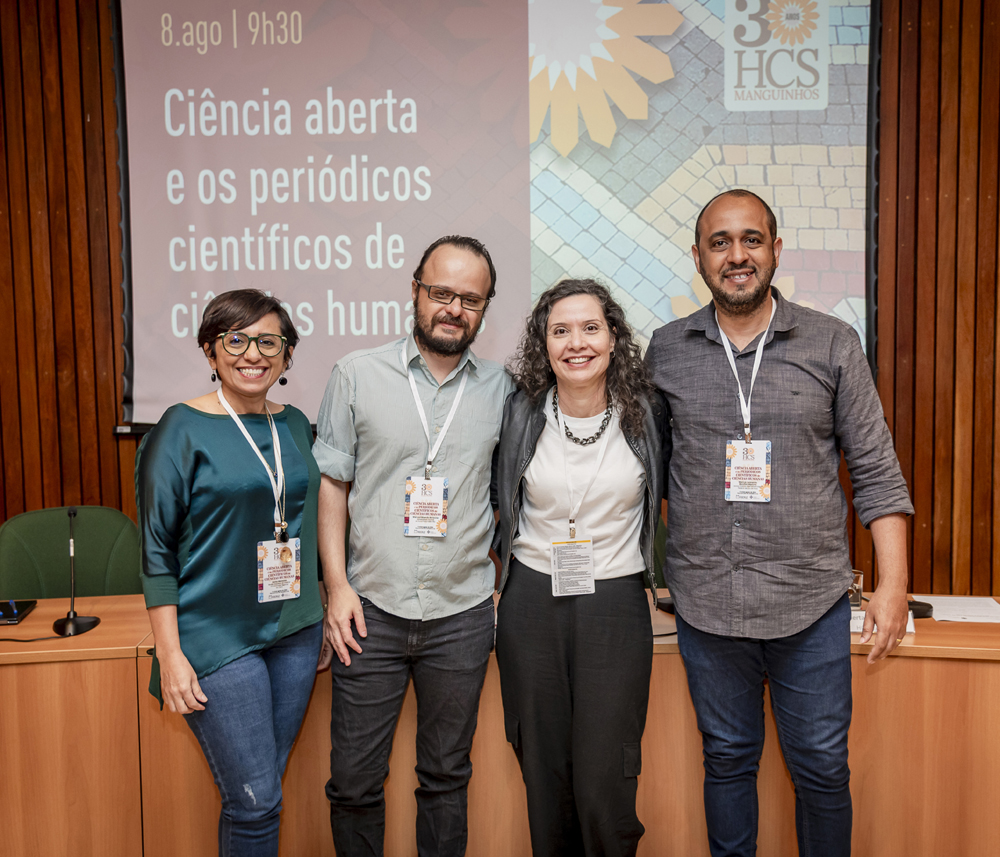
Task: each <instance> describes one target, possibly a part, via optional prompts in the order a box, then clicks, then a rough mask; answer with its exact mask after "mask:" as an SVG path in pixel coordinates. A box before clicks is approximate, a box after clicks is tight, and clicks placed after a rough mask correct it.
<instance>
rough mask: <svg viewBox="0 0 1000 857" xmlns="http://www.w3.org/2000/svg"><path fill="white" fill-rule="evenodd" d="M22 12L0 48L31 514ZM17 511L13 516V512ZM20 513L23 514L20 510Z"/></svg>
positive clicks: (34, 446) (36, 445)
mask: <svg viewBox="0 0 1000 857" xmlns="http://www.w3.org/2000/svg"><path fill="white" fill-rule="evenodd" d="M19 13H20V10H19V8H18V7H17V6H15V5H14V4H13V3H0V48H2V51H3V66H4V69H3V75H4V99H5V100H4V121H5V124H6V141H5V142H6V144H7V181H8V199H9V206H10V227H11V257H12V265H11V268H12V276H11V283H12V285H13V293H14V294H13V298H14V316H13V319H14V328H15V334H16V337H17V369H18V396H17V399H16V400H15V401H16V402H17V406H18V413H19V415H20V440H21V444H20V454H21V456H22V461H23V472H24V495H23V504H24V508H26V509H40V508H42V506H43V505H44V501H43V497H42V490H41V481H40V480H39V478H38V475H39V474H40V473H41V471H42V454H41V443H40V440H39V420H38V399H37V395H36V389H35V385H36V379H37V377H38V371H37V364H36V359H35V319H34V301H33V295H32V291H31V286H32V275H31V230H30V228H29V206H28V187H27V168H26V164H25V151H24V149H25V139H24V110H23V106H24V97H23V93H22V90H21V77H22V75H21V44H20V42H21V38H20V32H21V23H20V14H19ZM11 511H14V510H11ZM16 511H23V510H22V509H18V510H16Z"/></svg>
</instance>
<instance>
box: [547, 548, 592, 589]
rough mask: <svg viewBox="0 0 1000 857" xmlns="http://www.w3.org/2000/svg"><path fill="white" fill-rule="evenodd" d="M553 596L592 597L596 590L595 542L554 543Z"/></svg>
mask: <svg viewBox="0 0 1000 857" xmlns="http://www.w3.org/2000/svg"><path fill="white" fill-rule="evenodd" d="M551 558H552V594H553V595H556V596H561V595H592V594H593V593H594V591H595V589H594V540H593V539H572V540H571V541H565V542H552V553H551Z"/></svg>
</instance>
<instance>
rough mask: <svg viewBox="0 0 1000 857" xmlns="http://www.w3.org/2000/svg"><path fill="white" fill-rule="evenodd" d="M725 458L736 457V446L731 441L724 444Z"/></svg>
mask: <svg viewBox="0 0 1000 857" xmlns="http://www.w3.org/2000/svg"><path fill="white" fill-rule="evenodd" d="M726 458H727V459H729V458H736V447H735V446H733V445H732V444H731V443H727V444H726Z"/></svg>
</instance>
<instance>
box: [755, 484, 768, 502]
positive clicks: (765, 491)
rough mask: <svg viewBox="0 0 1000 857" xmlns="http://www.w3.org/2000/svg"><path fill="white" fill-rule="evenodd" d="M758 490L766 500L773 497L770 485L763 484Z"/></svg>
mask: <svg viewBox="0 0 1000 857" xmlns="http://www.w3.org/2000/svg"><path fill="white" fill-rule="evenodd" d="M757 490H758V491H759V492H760V496H761V497H763V498H764V499H765V500H770V499H771V486H770V485H761V486H760V488H758V489H757Z"/></svg>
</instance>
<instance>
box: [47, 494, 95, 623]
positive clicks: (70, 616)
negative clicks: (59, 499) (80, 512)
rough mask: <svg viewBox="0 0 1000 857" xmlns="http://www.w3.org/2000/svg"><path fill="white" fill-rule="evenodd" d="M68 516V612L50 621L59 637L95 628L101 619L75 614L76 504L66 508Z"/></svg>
mask: <svg viewBox="0 0 1000 857" xmlns="http://www.w3.org/2000/svg"><path fill="white" fill-rule="evenodd" d="M66 514H67V515H68V516H69V613H67V614H66V618H64V619H56V621H55V622H53V623H52V630H53V631H55V632H56V633H57V634H58V635H59V636H60V637H75V636H76V635H77V634H85V633H86V632H87V631H89V630H91V629H92V628H96V627H97V626H98V625H99V624H100V622H101V620H100V619H98V618H97V617H96V616H77V615H76V564H75V561H74V556H73V554H74V553H75V549H74V545H73V519H74V518H75V517H76V506H70V507H69V508H68V509H67V510H66Z"/></svg>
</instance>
